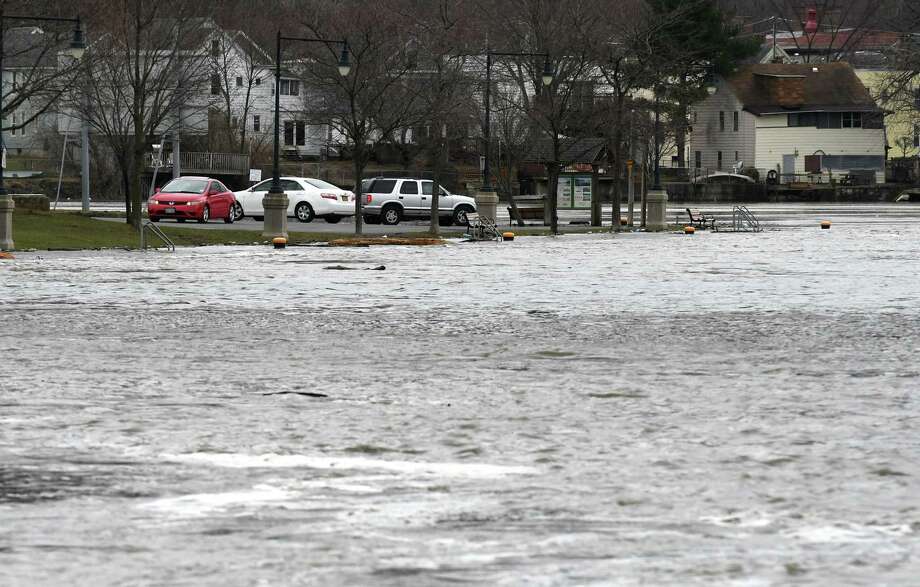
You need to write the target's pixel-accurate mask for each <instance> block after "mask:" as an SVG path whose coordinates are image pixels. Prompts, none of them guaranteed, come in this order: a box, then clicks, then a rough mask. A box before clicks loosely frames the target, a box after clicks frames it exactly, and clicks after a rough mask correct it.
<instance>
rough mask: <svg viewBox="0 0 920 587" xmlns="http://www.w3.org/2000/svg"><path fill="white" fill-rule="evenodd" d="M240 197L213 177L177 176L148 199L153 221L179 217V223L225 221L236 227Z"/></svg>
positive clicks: (149, 214) (150, 216)
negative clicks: (236, 205) (236, 207)
mask: <svg viewBox="0 0 920 587" xmlns="http://www.w3.org/2000/svg"><path fill="white" fill-rule="evenodd" d="M235 204H236V197H235V196H234V195H233V192H231V191H230V190H228V189H227V186H225V185H224V184H222V183H221V182H219V181H217V180H216V179H211V178H209V177H177V178H176V179H174V180H172V181H171V182H169V183H167V184H166V185H164V186H163V187H162V188H157V190H156V192H155V193H154V194H153V196H151V197H150V199H149V200H147V216H148V217H149V218H150V220H151V221H152V222H158V221H160V220H161V219H163V218H175V219H176V220H177V221H179V222H185V221H186V220H197V221H198V222H201V223H205V222H207V221H208V220H210V219H211V218H221V219H223V221H224V222H226V223H227V224H232V223H233V219H234V217H235V215H234V213H233V206H234V205H235Z"/></svg>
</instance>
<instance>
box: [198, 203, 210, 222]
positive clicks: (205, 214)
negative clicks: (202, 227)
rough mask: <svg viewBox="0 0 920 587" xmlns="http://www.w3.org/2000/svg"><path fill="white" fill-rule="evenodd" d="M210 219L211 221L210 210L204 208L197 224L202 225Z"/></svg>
mask: <svg viewBox="0 0 920 587" xmlns="http://www.w3.org/2000/svg"><path fill="white" fill-rule="evenodd" d="M210 219H211V209H210V208H208V207H207V206H205V207H204V210H202V211H201V218H199V219H198V224H204V223H205V222H207V221H208V220H210Z"/></svg>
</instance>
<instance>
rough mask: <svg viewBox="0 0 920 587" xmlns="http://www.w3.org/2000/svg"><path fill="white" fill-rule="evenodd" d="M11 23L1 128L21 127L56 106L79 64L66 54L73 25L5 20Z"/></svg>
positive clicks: (5, 54)
mask: <svg viewBox="0 0 920 587" xmlns="http://www.w3.org/2000/svg"><path fill="white" fill-rule="evenodd" d="M25 13H26V14H36V13H35V12H33V11H31V10H26V11H25ZM39 14H41V12H39ZM10 23H12V24H13V25H14V26H12V27H11V28H9V29H7V30H6V31H4V35H3V37H4V41H3V69H4V71H3V74H4V80H3V82H4V88H3V112H2V119H3V121H4V125H3V130H4V131H10V130H18V129H21V128H24V127H26V126H28V125H30V124H31V123H32V122H34V121H35V120H36V119H38V118H39V117H40V116H42V115H43V114H46V113H47V112H49V111H50V110H52V109H53V108H55V106H56V105H57V104H58V102H59V100H60V98H61V97H62V96H63V95H64V93H65V92H66V91H67V90H68V88H70V87H72V85H73V83H74V81H75V80H77V79H78V76H79V74H80V71H81V65H82V64H81V62H80V61H78V60H75V59H73V58H70V57H69V56H67V55H66V54H65V52H66V50H67V49H68V46H69V45H70V43H71V40H72V39H73V31H72V29H73V26H72V25H70V26H68V25H66V24H63V23H49V22H40V21H35V22H30V21H28V20H10V19H8V20H7V25H8V26H9V24H10ZM14 113H15V114H16V115H15V116H14Z"/></svg>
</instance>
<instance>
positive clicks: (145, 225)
mask: <svg viewBox="0 0 920 587" xmlns="http://www.w3.org/2000/svg"><path fill="white" fill-rule="evenodd" d="M148 230H149V231H150V232H152V233H153V234H154V235H155V236H156V237H157V238H159V239H160V240H161V241H163V244H165V245H166V249H167V250H168V251H169V252H170V253H175V252H176V245H175V244H174V243H173V242H172V241H171V240H169V237H168V236H166V233H165V232H163V231H162V230H160V227H159V226H157V225H156V224H154V223H153V222H151V221H149V220H144V221H142V222H141V248H142V249H144V250H145V251H146V250H147V231H148ZM154 248H159V247H154Z"/></svg>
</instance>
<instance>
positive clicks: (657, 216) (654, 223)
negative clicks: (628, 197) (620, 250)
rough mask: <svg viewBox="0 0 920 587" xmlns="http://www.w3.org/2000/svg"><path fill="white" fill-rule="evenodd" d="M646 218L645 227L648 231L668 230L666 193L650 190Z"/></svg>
mask: <svg viewBox="0 0 920 587" xmlns="http://www.w3.org/2000/svg"><path fill="white" fill-rule="evenodd" d="M647 201H648V216H647V218H646V221H645V226H646V228H647V229H648V230H650V231H661V230H667V228H668V220H667V214H668V192H666V191H664V190H650V191H649V193H648V199H647Z"/></svg>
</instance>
